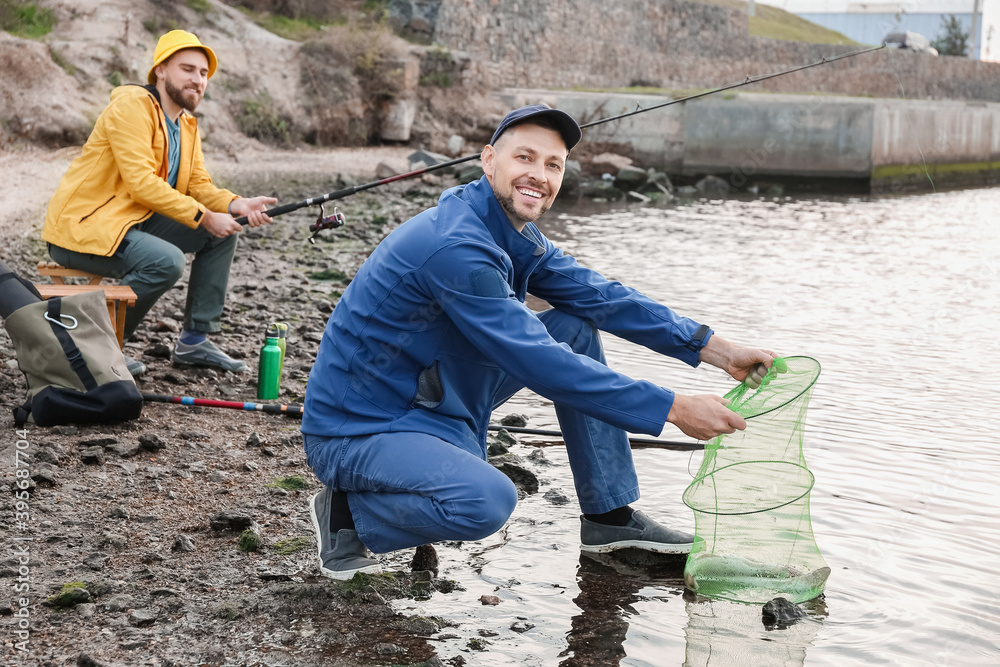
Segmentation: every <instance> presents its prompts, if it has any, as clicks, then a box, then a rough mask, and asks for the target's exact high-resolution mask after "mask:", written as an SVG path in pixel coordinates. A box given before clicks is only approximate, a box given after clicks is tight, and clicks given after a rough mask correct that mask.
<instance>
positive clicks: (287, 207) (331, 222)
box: [236, 44, 887, 240]
mask: <svg viewBox="0 0 1000 667" xmlns="http://www.w3.org/2000/svg"><path fill="white" fill-rule="evenodd" d="M884 48H887V47H886V45H885V44H882V45H880V46H873V47H870V48H867V49H862V50H860V51H851V52H849V53H843V54H841V55H839V56H834V57H832V58H827V57H825V56H824V57H823V58H822V59H821V60H818V61H816V62H814V63H809V64H806V65H799V66H798V67H793V68H791V69H787V70H783V71H781V72H774V73H772V74H762V75H759V76H747V77H746V79H744V80H743V81H739V82H737V83H731V84H729V85H726V86H721V87H719V88H712V89H711V90H706V91H703V92H701V93H695V94H694V95H688V96H686V97H681V98H678V99H675V100H669V101H667V102H663V103H662V104H654V105H653V106H650V107H643V108H639V109H636V110H634V111H630V112H628V113H623V114H619V115H617V116H610V117H608V118H602V119H600V120H595V121H591V122H589V123H584V124H582V125H580V129H587V128H590V127H594V126H596V125H602V124H604V123H610V122H611V121H615V120H621V119H623V118H628V117H630V116H635V115H636V114H640V113H646V112H647V111H654V110H656V109H662V108H664V107H668V106H671V105H674V104H681V103H683V102H689V101H691V100H697V99H700V98H702V97H707V96H709V95H715V94H716V93H721V92H725V91H727V90H733V89H734V88H742V87H743V86H749V85H751V84H754V83H760V82H761V81H767V80H768V79H774V78H777V77H779V76H784V75H786V74H792V73H794V72H801V71H802V70H806V69H810V68H812V67H819V66H820V65H828V64H830V63H834V62H837V61H838V60H844V59H846V58H854V57H856V56H860V55H863V54H865V53H871V52H872V51H878V50H879V49H884ZM480 155H481V153H475V154H473V155H466V156H465V157H460V158H455V159H454V160H449V161H447V162H441V163H438V164H434V165H430V166H428V167H423V168H421V169H416V170H414V171H409V172H406V173H404V174H397V175H395V176H390V177H389V178H383V179H381V180H378V181H372V182H370V183H364V184H362V185H354V186H351V187H349V188H344V189H342V190H337V191H335V192H330V193H328V194H325V195H320V196H318V197H311V198H309V199H306V200H303V201H300V202H295V203H292V204H284V205H282V206H276V207H274V208H272V209H269V210H268V211H267V214H268V215H269V216H271V217H272V218H273V217H275V216H279V215H283V214H285V213H290V212H292V211H297V210H298V209H300V208H304V207H306V206H321V205H322V204H324V203H325V202H328V201H334V200H337V199H343V198H344V197H348V196H350V195H353V194H356V193H358V192H362V191H364V190H369V189H371V188H375V187H378V186H380V185H387V184H389V183H393V182H395V181H401V180H404V179H407V178H413V177H416V176H420V175H422V174H427V173H430V172H432V171H437V170H438V169H445V168H447V167H454V166H456V165H459V164H462V163H463V162H469V161H471V160H476V159H478V158H479V157H480ZM236 222H238V223H240V224H241V225H245V224H247V218H246V216H241V217H239V218H236ZM342 224H343V216H340V217H339V218H338V217H337V216H324V215H323V211H322V207H321V209H320V215H319V217H318V218H317V220H316V222H315V223H313V224H311V225H309V231H311V232H313V236H312V237H310V240H313V239H314V238H315V236H316V234H318V233H319V232H320V231H322V230H324V229H331V228H333V227H339V226H341V225H342Z"/></svg>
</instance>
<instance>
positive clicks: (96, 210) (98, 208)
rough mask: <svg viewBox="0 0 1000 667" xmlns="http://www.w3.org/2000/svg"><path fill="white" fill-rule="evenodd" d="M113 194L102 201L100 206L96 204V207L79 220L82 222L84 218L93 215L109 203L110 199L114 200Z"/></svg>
mask: <svg viewBox="0 0 1000 667" xmlns="http://www.w3.org/2000/svg"><path fill="white" fill-rule="evenodd" d="M115 196H116V195H111V199H109V200H108V201H106V202H104V203H103V204H101V205H100V206H98V207H97V208H95V209H94V210H93V211H91V212H90V213H88V214H87V215H85V216H83V217H82V218H80V222H83V221H84V220H86V219H87V218H89V217H90V216H92V215H94V214H95V213H97V212H98V211H100V210H101V209H102V208H104V207H105V206H107V205H108V204H110V203H111V202H112V201H114V198H115Z"/></svg>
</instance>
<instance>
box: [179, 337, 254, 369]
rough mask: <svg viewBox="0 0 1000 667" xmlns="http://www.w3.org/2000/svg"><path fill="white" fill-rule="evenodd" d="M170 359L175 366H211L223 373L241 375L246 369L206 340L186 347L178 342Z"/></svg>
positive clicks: (245, 366)
mask: <svg viewBox="0 0 1000 667" xmlns="http://www.w3.org/2000/svg"><path fill="white" fill-rule="evenodd" d="M171 359H173V362H174V363H175V364H183V365H187V366H211V367H212V368H221V369H222V370H224V371H232V372H234V373H242V372H243V371H245V370H246V369H247V365H246V364H244V363H243V362H242V361H239V360H238V359H233V358H232V357H230V356H229V355H228V354H226V353H225V352H223V351H222V350H220V349H219V348H217V347H216V346H215V345H213V344H212V341H210V340H208V339H207V338H206V339H205V340H203V341H201V342H200V343H197V344H195V345H187V344H185V343H182V342H180V341H177V343H176V344H175V345H174V353H173V355H171Z"/></svg>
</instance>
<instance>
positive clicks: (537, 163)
mask: <svg viewBox="0 0 1000 667" xmlns="http://www.w3.org/2000/svg"><path fill="white" fill-rule="evenodd" d="M568 155H569V151H567V150H566V144H565V142H564V141H563V138H562V136H561V135H560V134H559V132H557V131H556V130H553V129H549V128H547V127H542V126H541V125H536V124H534V123H531V122H526V123H524V124H522V125H515V126H514V127H512V128H510V129H508V130H507V131H506V132H504V133H503V134H502V135H500V138H499V139H497V142H496V144H495V145H492V146H487V147H486V148H484V149H483V155H482V160H483V173H484V174H486V179H487V180H488V181H489V183H490V185H491V186H492V187H493V193H494V194H495V195H496V198H497V201H499V202H500V206H502V207H503V210H504V211H505V212H506V213H507V217H508V218H509V219H510V222H511V224H512V225H514V227H515V228H516V229H517V230H518V231H521V230H522V229H524V226H525V225H526V224H528V223H529V222H534V221H535V220H537V219H538V217H539V216H541V215H542V213H545V212H546V211H547V210H549V208H551V206H552V202H553V201H555V198H556V195H557V194H558V193H559V187H560V186H561V185H562V179H563V170H564V169H565V168H566V158H567V156H568Z"/></svg>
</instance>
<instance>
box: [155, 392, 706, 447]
mask: <svg viewBox="0 0 1000 667" xmlns="http://www.w3.org/2000/svg"><path fill="white" fill-rule="evenodd" d="M142 400H144V401H146V402H148V403H172V404H175V405H191V406H199V407H205V408H229V409H231V410H245V411H247V412H266V413H268V414H276V415H287V416H289V417H301V416H302V415H303V414H305V409H304V408H303V407H302V406H301V405H295V404H294V403H291V404H284V403H250V402H247V403H244V402H241V401H223V400H219V399H214V398H192V397H191V396H164V395H161V394H143V395H142ZM501 429H502V430H506V431H508V432H510V433H521V434H524V435H544V436H548V437H551V438H559V439H560V440H561V439H562V437H563V435H562V433H561V432H559V431H552V430H546V429H538V428H524V427H521V426H495V425H493V424H491V425H490V426H489V430H491V431H499V430H501ZM628 441H629V444H630V445H632V447H633V448H635V449H646V448H650V449H669V450H673V451H680V452H690V451H695V450H701V449H705V445H704V444H702V443H700V442H673V441H670V440H657V439H655V438H632V437H630V438H629V439H628Z"/></svg>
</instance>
